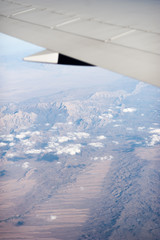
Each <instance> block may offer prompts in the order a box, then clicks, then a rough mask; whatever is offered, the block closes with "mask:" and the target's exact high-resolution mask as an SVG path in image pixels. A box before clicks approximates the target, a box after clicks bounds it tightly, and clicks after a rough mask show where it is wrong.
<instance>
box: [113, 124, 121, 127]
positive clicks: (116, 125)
mask: <svg viewBox="0 0 160 240" xmlns="http://www.w3.org/2000/svg"><path fill="white" fill-rule="evenodd" d="M120 126H121V125H119V124H115V125H114V126H113V127H120Z"/></svg>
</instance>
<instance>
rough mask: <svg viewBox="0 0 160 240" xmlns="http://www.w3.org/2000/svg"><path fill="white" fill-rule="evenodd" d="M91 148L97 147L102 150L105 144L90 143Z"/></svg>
mask: <svg viewBox="0 0 160 240" xmlns="http://www.w3.org/2000/svg"><path fill="white" fill-rule="evenodd" d="M89 145H90V146H92V147H97V148H102V147H103V144H102V143H101V142H94V143H89Z"/></svg>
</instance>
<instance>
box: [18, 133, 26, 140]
mask: <svg viewBox="0 0 160 240" xmlns="http://www.w3.org/2000/svg"><path fill="white" fill-rule="evenodd" d="M25 137H26V135H25V134H24V133H20V134H17V135H16V138H18V139H22V138H25Z"/></svg>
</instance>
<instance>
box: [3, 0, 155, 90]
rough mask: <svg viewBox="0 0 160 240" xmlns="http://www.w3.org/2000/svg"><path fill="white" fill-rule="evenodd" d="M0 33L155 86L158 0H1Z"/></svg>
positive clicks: (39, 57) (55, 53) (48, 51)
mask: <svg viewBox="0 0 160 240" xmlns="http://www.w3.org/2000/svg"><path fill="white" fill-rule="evenodd" d="M0 31H1V32H3V33H5V34H8V35H11V36H14V37H17V38H20V39H22V40H25V41H28V42H31V43H33V44H36V45H39V46H41V47H44V48H45V49H46V52H47V55H48V54H51V53H52V52H53V53H54V54H53V58H54V60H53V62H58V60H56V59H58V57H57V56H58V55H57V54H61V55H62V56H67V57H70V58H73V59H78V60H80V61H82V62H86V63H89V64H92V65H96V66H100V67H103V68H106V69H109V70H111V71H114V72H117V73H121V74H124V75H127V76H130V77H132V78H135V79H138V80H141V81H144V82H148V83H151V84H153V85H156V86H159V87H160V1H159V0H134V1H133V0H81V1H79V0H45V1H42V0H13V1H10V0H0ZM55 56H56V57H55ZM45 57H46V54H45ZM31 59H36V58H35V56H33V57H31ZM38 59H42V57H41V56H40V54H38ZM51 61H52V60H51V55H50V60H49V62H51Z"/></svg>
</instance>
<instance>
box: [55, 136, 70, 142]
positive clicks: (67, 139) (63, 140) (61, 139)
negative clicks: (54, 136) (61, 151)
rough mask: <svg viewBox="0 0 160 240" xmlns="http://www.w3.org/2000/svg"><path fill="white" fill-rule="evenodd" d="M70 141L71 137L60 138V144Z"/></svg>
mask: <svg viewBox="0 0 160 240" xmlns="http://www.w3.org/2000/svg"><path fill="white" fill-rule="evenodd" d="M69 140H70V138H69V137H66V136H63V137H58V142H60V143H63V142H68V141H69Z"/></svg>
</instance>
